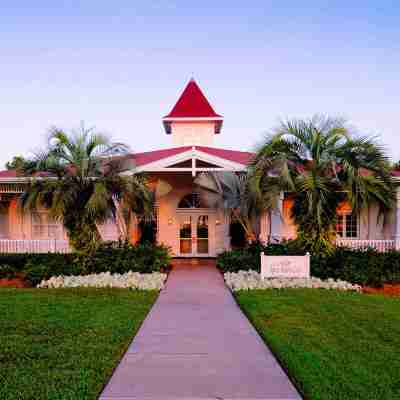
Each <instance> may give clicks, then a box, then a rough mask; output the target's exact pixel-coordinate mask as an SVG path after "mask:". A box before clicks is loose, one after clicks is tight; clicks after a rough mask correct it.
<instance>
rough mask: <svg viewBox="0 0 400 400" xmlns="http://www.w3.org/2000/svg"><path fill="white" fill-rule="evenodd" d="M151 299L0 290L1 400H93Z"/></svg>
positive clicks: (132, 294) (99, 292) (134, 294)
mask: <svg viewBox="0 0 400 400" xmlns="http://www.w3.org/2000/svg"><path fill="white" fill-rule="evenodd" d="M156 297H157V293H156V292H144V291H130V290H126V289H83V288H80V289H43V290H38V289H0V315H1V317H0V399H1V400H6V399H10V400H11V399H18V400H25V399H35V400H37V399H46V400H61V399H62V400H66V399H74V400H76V399H95V398H96V397H97V395H98V394H99V392H100V391H101V389H102V387H103V385H104V384H105V383H106V382H107V380H108V378H109V377H110V376H111V374H112V371H113V368H115V366H116V365H117V364H118V361H119V360H120V358H121V356H122V354H123V353H124V351H125V350H126V348H127V346H128V345H129V343H130V341H131V339H132V337H133V336H134V334H135V333H136V332H137V330H138V328H139V327H140V324H141V323H142V321H143V319H144V318H145V317H146V315H147V313H148V311H149V309H150V308H151V306H152V304H153V303H154V301H155V299H156Z"/></svg>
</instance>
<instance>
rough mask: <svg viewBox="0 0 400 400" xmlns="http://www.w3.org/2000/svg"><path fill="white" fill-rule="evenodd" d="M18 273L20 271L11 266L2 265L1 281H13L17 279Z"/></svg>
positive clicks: (0, 268) (0, 271)
mask: <svg viewBox="0 0 400 400" xmlns="http://www.w3.org/2000/svg"><path fill="white" fill-rule="evenodd" d="M17 272H18V269H17V268H15V267H13V266H11V265H8V264H3V265H0V279H13V278H15V276H16V274H17Z"/></svg>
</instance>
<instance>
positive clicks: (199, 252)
mask: <svg viewBox="0 0 400 400" xmlns="http://www.w3.org/2000/svg"><path fill="white" fill-rule="evenodd" d="M178 217H179V255H180V256H181V257H209V256H213V255H214V254H213V253H214V249H213V243H212V242H211V240H210V238H211V237H213V236H214V234H213V233H214V215H213V214H212V213H203V212H184V213H179V215H178Z"/></svg>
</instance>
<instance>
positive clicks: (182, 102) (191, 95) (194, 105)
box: [164, 79, 222, 118]
mask: <svg viewBox="0 0 400 400" xmlns="http://www.w3.org/2000/svg"><path fill="white" fill-rule="evenodd" d="M191 117H193V118H222V116H221V115H219V114H217V113H216V112H215V111H214V109H213V108H212V106H211V104H210V103H209V102H208V100H207V99H206V97H205V96H204V94H203V92H202V91H201V89H200V88H199V86H198V85H197V83H196V81H195V80H194V79H191V80H190V82H189V83H188V84H187V86H186V87H185V90H184V91H183V93H182V94H181V96H180V97H179V99H178V101H177V102H176V104H175V106H174V108H173V109H172V111H171V112H170V113H169V114H168V115H166V116H165V117H164V118H191Z"/></svg>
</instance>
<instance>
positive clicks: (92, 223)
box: [21, 125, 152, 252]
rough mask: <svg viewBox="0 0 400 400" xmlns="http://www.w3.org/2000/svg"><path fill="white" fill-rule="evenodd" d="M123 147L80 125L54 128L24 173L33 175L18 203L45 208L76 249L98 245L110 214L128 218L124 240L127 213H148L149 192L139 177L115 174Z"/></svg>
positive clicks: (120, 167) (121, 162)
mask: <svg viewBox="0 0 400 400" xmlns="http://www.w3.org/2000/svg"><path fill="white" fill-rule="evenodd" d="M126 151H127V147H126V146H125V145H123V144H121V143H112V142H110V140H109V139H108V138H107V137H106V136H104V135H101V134H98V133H94V132H93V130H92V129H85V128H84V126H83V125H82V126H81V129H80V130H79V131H78V132H73V133H72V134H67V133H65V132H64V131H62V130H60V129H57V128H53V129H52V130H51V132H50V135H49V142H48V147H47V149H46V150H45V151H42V152H40V153H39V154H38V155H37V156H36V157H35V159H34V162H33V163H32V164H31V166H30V167H29V168H28V169H27V170H26V171H25V173H27V174H29V175H30V176H33V178H32V180H31V182H30V184H29V185H28V187H27V189H26V190H25V192H24V193H23V194H22V196H21V205H22V206H23V207H24V208H25V209H30V210H32V209H36V208H38V207H40V206H42V207H45V208H47V209H48V210H49V214H50V216H51V217H53V218H55V219H56V220H59V221H61V222H62V223H63V225H64V227H65V229H66V232H67V234H68V237H69V240H70V244H71V246H72V248H74V249H75V250H76V251H79V252H84V251H89V252H90V251H92V250H93V249H95V248H96V247H97V245H98V243H99V241H100V234H99V231H98V228H97V225H98V224H102V223H104V222H105V221H106V220H107V219H109V218H118V217H119V222H120V223H123V222H125V221H127V223H128V224H127V225H128V227H127V225H125V229H124V231H123V232H122V233H123V236H125V238H127V236H128V233H129V221H130V220H131V219H132V214H133V213H136V214H140V215H148V214H150V213H151V212H152V193H151V191H150V190H149V189H148V187H147V182H146V178H145V177H144V176H141V175H135V176H131V177H126V176H121V175H120V173H121V172H123V171H124V169H125V168H124V160H125V159H126V158H124V154H126Z"/></svg>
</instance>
